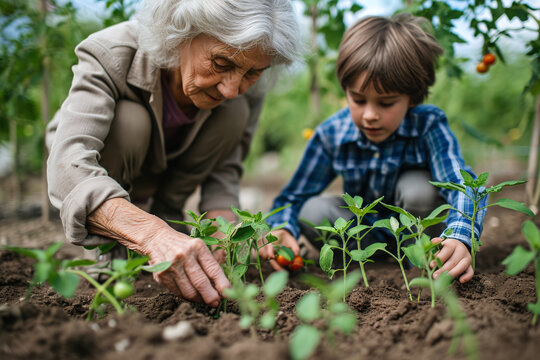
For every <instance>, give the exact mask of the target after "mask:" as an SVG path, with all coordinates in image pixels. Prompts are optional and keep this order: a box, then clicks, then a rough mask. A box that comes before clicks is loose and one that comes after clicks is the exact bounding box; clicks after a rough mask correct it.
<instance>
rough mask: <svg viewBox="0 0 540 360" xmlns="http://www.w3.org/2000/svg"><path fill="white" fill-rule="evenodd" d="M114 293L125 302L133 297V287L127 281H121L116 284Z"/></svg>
mask: <svg viewBox="0 0 540 360" xmlns="http://www.w3.org/2000/svg"><path fill="white" fill-rule="evenodd" d="M113 293H114V296H116V298H117V299H120V300H123V299H125V298H128V297H130V296H131V295H133V285H131V283H130V282H128V281H126V280H119V281H117V282H116V284H114V288H113Z"/></svg>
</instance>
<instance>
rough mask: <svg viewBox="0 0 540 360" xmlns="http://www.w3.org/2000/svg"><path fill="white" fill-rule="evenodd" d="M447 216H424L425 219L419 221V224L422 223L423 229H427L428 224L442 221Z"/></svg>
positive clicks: (431, 224)
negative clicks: (428, 217) (429, 217)
mask: <svg viewBox="0 0 540 360" xmlns="http://www.w3.org/2000/svg"><path fill="white" fill-rule="evenodd" d="M447 217H448V215H445V216H440V217H436V218H431V219H427V218H426V219H423V220H421V221H420V225H422V227H423V228H424V229H427V228H428V227H430V226H433V225H437V224H440V223H442V222H443V221H444V220H446V218H447Z"/></svg>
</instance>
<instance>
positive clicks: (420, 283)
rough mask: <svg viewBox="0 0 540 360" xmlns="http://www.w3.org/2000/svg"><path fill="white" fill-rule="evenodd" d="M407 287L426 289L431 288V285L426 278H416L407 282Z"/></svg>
mask: <svg viewBox="0 0 540 360" xmlns="http://www.w3.org/2000/svg"><path fill="white" fill-rule="evenodd" d="M409 285H410V286H416V287H427V288H428V287H430V286H431V283H430V282H429V279H428V278H425V277H417V278H414V279H412V280H411V281H410V282H409Z"/></svg>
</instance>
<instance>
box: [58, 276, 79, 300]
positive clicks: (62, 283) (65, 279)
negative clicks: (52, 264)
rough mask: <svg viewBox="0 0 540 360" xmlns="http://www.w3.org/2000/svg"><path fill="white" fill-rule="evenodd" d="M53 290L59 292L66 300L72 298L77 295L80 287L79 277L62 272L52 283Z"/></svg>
mask: <svg viewBox="0 0 540 360" xmlns="http://www.w3.org/2000/svg"><path fill="white" fill-rule="evenodd" d="M51 286H52V287H53V289H55V290H56V291H58V293H59V294H60V295H62V296H63V297H65V298H68V299H69V298H70V297H72V296H73V294H75V290H77V286H79V277H78V276H77V275H75V274H72V273H68V272H64V271H60V272H58V273H57V274H56V277H55V278H54V280H53V281H52V282H51Z"/></svg>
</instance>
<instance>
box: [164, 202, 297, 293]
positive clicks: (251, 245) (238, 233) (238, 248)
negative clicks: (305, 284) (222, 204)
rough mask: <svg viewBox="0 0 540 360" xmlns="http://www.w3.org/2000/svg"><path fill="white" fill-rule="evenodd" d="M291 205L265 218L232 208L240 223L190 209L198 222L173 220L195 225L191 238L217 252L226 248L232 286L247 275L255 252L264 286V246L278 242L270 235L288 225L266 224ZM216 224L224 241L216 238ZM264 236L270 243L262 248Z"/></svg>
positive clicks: (227, 269) (226, 266) (227, 265)
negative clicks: (271, 226)
mask: <svg viewBox="0 0 540 360" xmlns="http://www.w3.org/2000/svg"><path fill="white" fill-rule="evenodd" d="M288 206H289V205H288ZM288 206H284V207H281V208H278V209H275V210H273V211H272V212H270V213H267V214H264V215H263V214H262V213H261V212H258V213H256V214H251V213H249V212H248V211H245V210H239V209H236V208H235V207H232V211H233V212H234V214H235V215H236V216H237V217H238V219H239V222H238V223H237V224H233V223H230V222H228V221H227V220H225V219H224V218H222V217H218V218H217V219H205V218H204V216H205V215H206V213H204V214H201V215H200V216H197V215H196V214H195V213H194V212H193V211H189V210H188V211H187V213H188V215H189V216H191V218H192V219H193V220H194V221H176V220H169V221H170V222H172V223H176V224H183V225H190V226H192V230H191V234H190V236H191V237H195V238H200V239H202V240H203V241H204V242H205V243H206V245H207V246H208V247H209V248H210V249H212V250H213V251H215V250H217V249H223V250H224V251H225V261H224V262H223V264H222V267H223V271H224V273H225V275H226V276H227V278H228V279H229V280H230V281H231V283H234V282H236V281H238V280H240V279H241V278H242V277H243V276H244V274H245V273H246V271H247V269H248V266H249V265H252V264H251V262H250V258H251V257H250V255H251V252H252V251H253V252H254V253H255V256H256V263H255V264H254V265H255V266H256V268H257V270H258V271H259V276H260V279H261V283H262V284H263V285H264V278H263V275H262V267H261V259H260V256H259V250H260V249H261V248H262V247H263V246H266V245H268V244H270V243H273V242H275V241H277V238H276V237H275V236H273V235H272V234H270V232H271V231H273V230H277V229H280V228H282V227H283V226H284V224H283V225H280V226H276V227H274V228H270V226H269V225H268V224H267V223H266V219H267V218H268V217H270V216H272V215H274V214H275V213H277V212H279V211H281V210H283V209H285V208H287V207H288ZM214 221H215V222H216V223H217V224H218V225H219V230H220V231H221V232H222V233H223V234H224V237H223V238H221V239H218V238H216V237H214V236H213V235H214V234H215V233H216V231H217V230H218V227H217V226H215V225H213V222H214ZM263 236H264V237H266V240H267V241H268V242H267V243H265V244H262V245H260V246H259V243H258V240H259V239H260V238H262V237H263Z"/></svg>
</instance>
